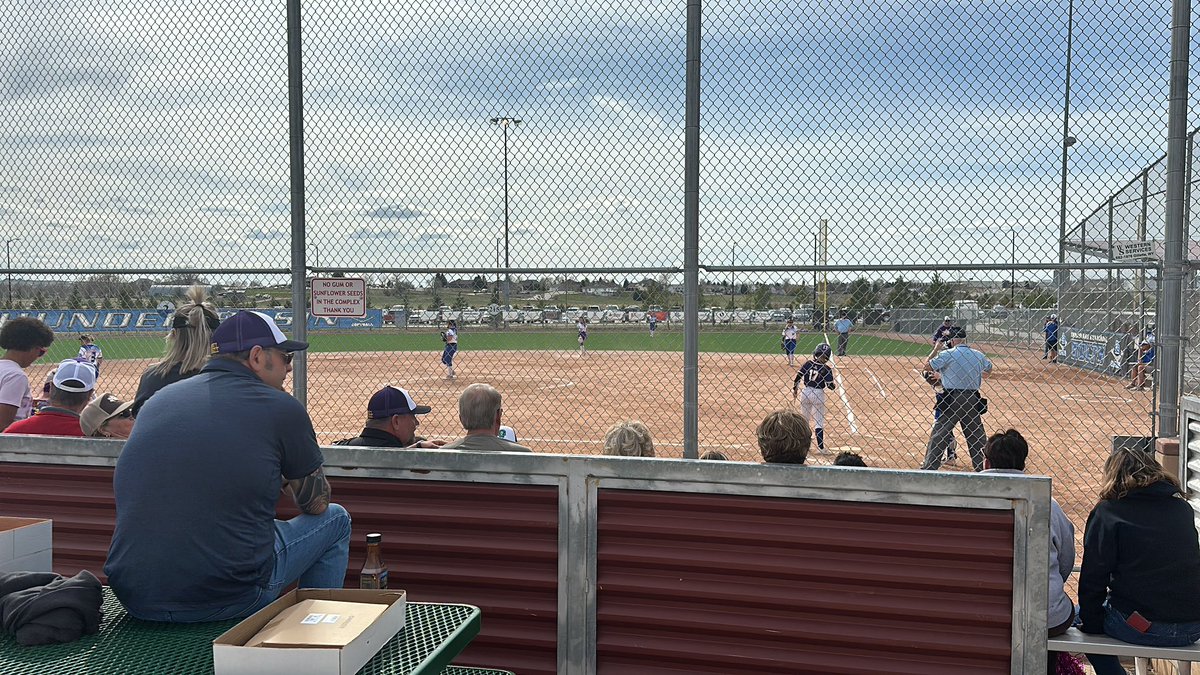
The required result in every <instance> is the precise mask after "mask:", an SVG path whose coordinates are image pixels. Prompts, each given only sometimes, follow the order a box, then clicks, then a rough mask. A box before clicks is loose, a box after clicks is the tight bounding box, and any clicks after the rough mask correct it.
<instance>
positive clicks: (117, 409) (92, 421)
mask: <svg viewBox="0 0 1200 675" xmlns="http://www.w3.org/2000/svg"><path fill="white" fill-rule="evenodd" d="M131 408H133V401H122V400H121V399H119V398H117V397H116V396H113V395H112V394H102V395H101V396H99V397H97V398H95V399H93V400H92V402H91V403H89V404H87V407H86V408H84V409H83V413H82V414H81V415H80V416H79V425H80V426H82V427H83V435H84V436H95V437H97V438H129V434H130V433H132V432H133V411H132V410H131Z"/></svg>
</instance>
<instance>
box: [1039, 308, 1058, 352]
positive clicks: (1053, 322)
mask: <svg viewBox="0 0 1200 675" xmlns="http://www.w3.org/2000/svg"><path fill="white" fill-rule="evenodd" d="M1042 332H1043V333H1045V334H1046V348H1045V350H1043V353H1042V358H1043V359H1045V358H1047V357H1049V359H1050V363H1058V315H1057V314H1051V315H1050V317H1049V318H1048V319H1046V325H1045V326H1044V327H1043V328H1042Z"/></svg>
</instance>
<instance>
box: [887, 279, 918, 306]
mask: <svg viewBox="0 0 1200 675" xmlns="http://www.w3.org/2000/svg"><path fill="white" fill-rule="evenodd" d="M887 301H888V307H891V308H896V307H913V306H915V305H916V304H917V300H916V294H915V293H913V290H912V287H911V286H909V284H908V282H907V281H905V280H904V277H902V276H899V277H896V280H895V281H893V282H892V290H891V291H890V292H889V293H888V300H887Z"/></svg>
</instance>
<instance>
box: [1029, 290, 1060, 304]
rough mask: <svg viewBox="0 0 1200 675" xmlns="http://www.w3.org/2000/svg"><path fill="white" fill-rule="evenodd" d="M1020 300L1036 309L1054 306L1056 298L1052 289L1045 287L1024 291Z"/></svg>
mask: <svg viewBox="0 0 1200 675" xmlns="http://www.w3.org/2000/svg"><path fill="white" fill-rule="evenodd" d="M1022 302H1023V303H1024V304H1025V306H1026V307H1034V308H1038V309H1042V308H1050V307H1054V305H1055V303H1056V302H1057V299H1056V298H1055V297H1054V293H1053V292H1052V291H1048V290H1045V289H1040V288H1039V289H1036V290H1032V291H1028V292H1026V293H1025V297H1024V300H1022Z"/></svg>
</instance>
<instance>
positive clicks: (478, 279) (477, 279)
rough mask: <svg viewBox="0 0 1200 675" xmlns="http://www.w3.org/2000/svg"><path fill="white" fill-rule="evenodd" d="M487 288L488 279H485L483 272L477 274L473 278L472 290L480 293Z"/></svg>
mask: <svg viewBox="0 0 1200 675" xmlns="http://www.w3.org/2000/svg"><path fill="white" fill-rule="evenodd" d="M485 288H487V279H484V278H483V275H482V274H476V275H475V276H474V277H473V278H472V279H471V290H473V291H475V292H476V293H479V292H481V291H482V290H483V289H485Z"/></svg>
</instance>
